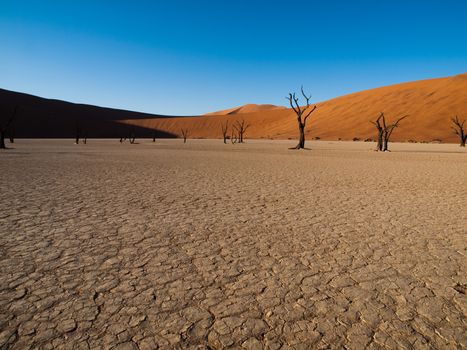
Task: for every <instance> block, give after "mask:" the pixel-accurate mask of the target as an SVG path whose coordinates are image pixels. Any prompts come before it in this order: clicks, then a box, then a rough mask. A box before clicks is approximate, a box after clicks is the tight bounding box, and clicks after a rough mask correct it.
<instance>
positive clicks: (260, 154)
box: [0, 140, 467, 349]
mask: <svg viewBox="0 0 467 350" xmlns="http://www.w3.org/2000/svg"><path fill="white" fill-rule="evenodd" d="M139 142H140V143H139V144H135V145H130V144H120V143H119V142H118V140H106V141H105V140H89V141H88V144H87V145H74V144H73V141H72V140H17V142H16V143H15V144H14V149H10V150H8V151H2V152H0V162H1V163H0V164H1V177H0V191H1V201H0V348H1V349H9V348H12V349H27V348H29V347H34V348H36V347H37V348H43V349H51V348H56V349H61V348H62V349H88V348H93V349H94V348H105V349H110V348H112V349H138V348H139V349H154V348H157V347H158V346H159V347H161V348H177V347H178V348H201V349H202V348H207V347H208V346H209V347H211V348H215V349H217V348H225V347H238V348H246V349H262V348H265V349H288V348H295V349H308V348H344V347H346V348H349V349H362V348H365V347H368V348H370V349H377V348H404V349H410V348H417V349H418V348H421V349H429V348H437V349H441V348H447V349H450V348H452V349H459V348H465V347H467V336H466V334H467V319H466V314H467V295H466V292H467V291H466V287H467V259H466V254H467V239H466V236H467V150H461V149H460V148H459V147H458V146H457V145H431V144H430V145H428V144H392V145H391V148H392V150H393V152H391V153H377V152H373V151H371V149H372V147H374V144H372V143H362V142H324V141H323V142H308V143H307V145H308V146H309V147H310V148H311V150H309V151H292V150H288V149H287V147H288V146H292V145H294V144H295V142H294V141H250V140H247V143H246V144H243V145H239V144H237V145H231V144H227V145H224V144H223V143H222V141H220V140H188V142H187V144H183V143H182V141H181V140H157V141H156V143H152V142H151V141H150V140H140V141H139Z"/></svg>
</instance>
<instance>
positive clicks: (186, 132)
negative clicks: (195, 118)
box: [181, 128, 188, 143]
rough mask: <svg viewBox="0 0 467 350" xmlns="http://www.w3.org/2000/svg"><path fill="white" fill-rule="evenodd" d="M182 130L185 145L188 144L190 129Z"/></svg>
mask: <svg viewBox="0 0 467 350" xmlns="http://www.w3.org/2000/svg"><path fill="white" fill-rule="evenodd" d="M181 130H182V137H183V143H186V138H187V137H188V129H183V128H182V129H181Z"/></svg>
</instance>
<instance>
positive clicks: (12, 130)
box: [8, 123, 15, 143]
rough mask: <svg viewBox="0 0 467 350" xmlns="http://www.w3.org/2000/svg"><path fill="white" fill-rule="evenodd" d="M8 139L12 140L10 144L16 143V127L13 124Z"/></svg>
mask: <svg viewBox="0 0 467 350" xmlns="http://www.w3.org/2000/svg"><path fill="white" fill-rule="evenodd" d="M8 137H9V138H10V143H15V126H14V124H13V123H12V124H11V126H10V130H9V132H8Z"/></svg>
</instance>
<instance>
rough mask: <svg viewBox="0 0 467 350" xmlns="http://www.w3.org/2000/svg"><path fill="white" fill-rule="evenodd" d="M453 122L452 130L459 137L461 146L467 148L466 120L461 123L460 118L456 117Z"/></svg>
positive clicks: (452, 119)
mask: <svg viewBox="0 0 467 350" xmlns="http://www.w3.org/2000/svg"><path fill="white" fill-rule="evenodd" d="M451 122H452V126H451V128H452V130H453V131H454V133H455V134H456V135H457V136H459V146H460V147H465V143H466V141H467V135H466V134H465V130H464V123H465V120H463V121H460V120H459V117H458V116H457V115H456V116H455V117H454V118H451Z"/></svg>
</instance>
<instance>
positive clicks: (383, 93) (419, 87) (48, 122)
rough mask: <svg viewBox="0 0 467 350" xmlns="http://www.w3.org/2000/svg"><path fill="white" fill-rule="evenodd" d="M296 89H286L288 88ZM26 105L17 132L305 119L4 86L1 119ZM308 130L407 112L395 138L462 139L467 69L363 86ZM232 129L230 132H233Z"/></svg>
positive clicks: (216, 126) (198, 133) (290, 132)
mask: <svg viewBox="0 0 467 350" xmlns="http://www.w3.org/2000/svg"><path fill="white" fill-rule="evenodd" d="M287 92H288V91H284V94H285V93H287ZM15 106H19V107H20V108H19V112H18V117H17V119H16V121H15V123H14V128H15V135H16V136H17V137H73V136H74V134H75V130H76V126H77V125H79V126H80V128H82V129H83V130H85V131H86V134H87V136H88V137H89V138H92V137H118V138H119V137H121V136H127V135H128V133H129V130H130V129H134V131H135V133H136V135H137V137H152V135H153V134H154V130H157V137H177V136H179V135H181V128H184V129H185V128H187V129H188V134H189V137H190V138H221V136H222V133H221V122H224V123H225V122H226V121H228V122H229V128H230V129H231V126H232V124H234V123H235V121H237V120H241V119H244V120H245V121H246V122H247V123H248V124H250V127H249V128H248V130H247V132H246V138H271V139H287V138H293V139H296V138H297V136H298V135H297V134H298V131H297V121H296V117H295V114H294V113H293V111H292V110H291V109H287V108H284V107H278V106H273V105H254V104H250V105H246V106H242V107H236V108H232V109H228V110H225V111H218V112H214V113H208V115H204V116H191V117H175V116H162V115H154V114H147V113H138V112H132V111H124V110H117V109H111V108H103V107H96V106H90V105H82V104H74V103H69V102H64V101H58V100H49V99H44V98H41V97H37V96H32V95H27V94H22V93H18V92H13V91H8V90H3V89H0V112H1V113H0V123H3V122H4V121H5V120H6V119H8V117H9V115H10V114H11V113H12V111H13V110H14V107H15ZM317 106H318V108H317V110H316V111H315V112H314V113H313V114H312V116H311V117H310V119H309V122H308V125H307V128H306V134H307V138H308V139H311V138H314V137H319V138H321V139H323V140H337V139H339V138H340V139H342V140H352V139H353V138H359V139H361V140H364V139H367V138H375V130H374V126H373V125H372V124H371V123H370V122H369V120H374V119H375V118H377V117H378V115H379V114H380V113H381V112H384V113H385V115H386V117H387V119H388V121H392V120H394V119H395V118H398V117H400V116H402V115H405V114H408V115H409V117H408V118H407V119H405V120H403V121H402V122H401V124H400V127H399V128H398V129H396V130H395V131H394V133H393V137H392V140H393V141H408V140H415V141H433V140H441V141H442V142H457V138H456V135H454V134H453V132H452V130H451V123H450V118H451V117H453V116H455V115H458V116H459V118H460V119H461V120H463V119H467V74H460V75H456V76H452V77H447V78H438V79H430V80H421V81H415V82H409V83H402V84H397V85H391V86H385V87H381V88H376V89H372V90H366V91H361V92H357V93H353V94H349V95H345V96H341V97H337V98H334V99H331V100H328V101H324V102H320V103H318V104H317ZM229 133H230V132H229Z"/></svg>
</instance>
